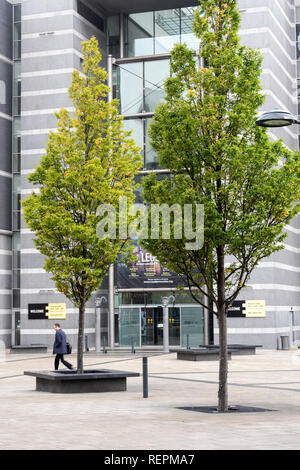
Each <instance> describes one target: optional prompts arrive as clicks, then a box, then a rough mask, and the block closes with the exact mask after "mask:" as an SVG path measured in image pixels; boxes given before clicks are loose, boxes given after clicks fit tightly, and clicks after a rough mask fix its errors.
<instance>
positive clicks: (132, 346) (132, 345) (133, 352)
mask: <svg viewBox="0 0 300 470" xmlns="http://www.w3.org/2000/svg"><path fill="white" fill-rule="evenodd" d="M131 354H135V349H134V340H133V336H131Z"/></svg>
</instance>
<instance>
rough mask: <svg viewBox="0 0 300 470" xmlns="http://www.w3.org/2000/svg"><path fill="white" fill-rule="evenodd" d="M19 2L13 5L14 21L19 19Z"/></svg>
mask: <svg viewBox="0 0 300 470" xmlns="http://www.w3.org/2000/svg"><path fill="white" fill-rule="evenodd" d="M21 8H22V6H21V4H19V5H14V23H15V22H17V21H21Z"/></svg>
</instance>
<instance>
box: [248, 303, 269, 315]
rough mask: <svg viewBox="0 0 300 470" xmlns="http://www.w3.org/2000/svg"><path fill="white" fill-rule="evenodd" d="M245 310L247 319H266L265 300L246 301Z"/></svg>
mask: <svg viewBox="0 0 300 470" xmlns="http://www.w3.org/2000/svg"><path fill="white" fill-rule="evenodd" d="M244 308H245V313H246V318H264V317H265V316H266V301H265V300H246V302H245V306H244Z"/></svg>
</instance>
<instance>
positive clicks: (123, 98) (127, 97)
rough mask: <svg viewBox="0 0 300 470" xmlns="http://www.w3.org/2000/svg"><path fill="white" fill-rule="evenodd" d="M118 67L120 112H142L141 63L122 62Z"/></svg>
mask: <svg viewBox="0 0 300 470" xmlns="http://www.w3.org/2000/svg"><path fill="white" fill-rule="evenodd" d="M119 69H120V91H119V93H120V112H121V114H136V113H141V112H143V63H142V62H138V63H133V64H122V66H120V67H119Z"/></svg>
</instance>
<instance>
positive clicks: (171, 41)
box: [154, 8, 180, 54]
mask: <svg viewBox="0 0 300 470" xmlns="http://www.w3.org/2000/svg"><path fill="white" fill-rule="evenodd" d="M154 17H155V23H154V27H155V44H154V49H155V54H167V53H168V52H170V51H171V50H172V49H173V47H174V45H175V44H176V43H180V9H179V8H175V9H172V10H161V11H156V12H155V13H154Z"/></svg>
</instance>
